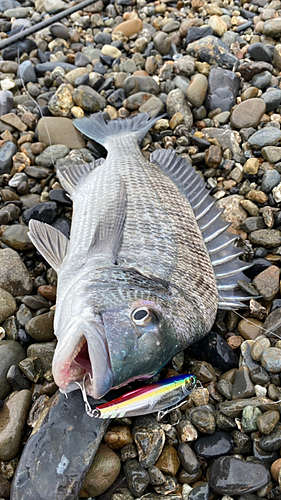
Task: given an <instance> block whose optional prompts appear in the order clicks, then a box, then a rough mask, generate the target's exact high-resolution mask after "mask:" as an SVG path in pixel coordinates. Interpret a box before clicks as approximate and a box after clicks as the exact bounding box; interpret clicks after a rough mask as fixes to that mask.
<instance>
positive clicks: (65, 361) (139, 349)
mask: <svg viewBox="0 0 281 500" xmlns="http://www.w3.org/2000/svg"><path fill="white" fill-rule="evenodd" d="M138 279H139V278H138ZM144 279H145V278H142V280H144ZM113 281H114V280H113ZM148 284H151V283H150V282H149V283H148ZM109 285H110V286H111V287H112V284H111V283H110V284H109ZM110 286H108V287H107V288H106V289H103V288H102V287H101V288H99V289H98V291H95V292H93V287H92V285H91V283H90V278H89V277H86V276H85V277H84V280H79V283H78V282H76V284H75V287H72V288H71V289H69V292H68V293H67V294H66V296H65V297H64V299H63V301H62V303H60V304H58V309H57V310H56V315H55V334H56V336H57V338H58V344H57V348H56V351H55V355H54V359H53V375H54V380H55V382H56V384H57V385H58V386H59V388H60V389H61V391H62V392H69V391H71V390H74V389H77V385H76V384H75V382H80V383H81V381H82V380H86V382H85V387H86V392H87V394H88V395H90V396H92V397H93V398H94V399H99V398H101V397H102V396H104V395H105V394H106V393H107V392H108V391H109V390H110V389H111V388H117V387H120V386H122V385H125V384H127V383H128V382H129V381H133V380H136V379H146V378H150V377H152V376H153V375H155V374H156V373H157V372H158V371H159V370H160V369H161V368H162V367H163V366H164V365H165V364H166V363H167V362H168V361H170V359H171V358H172V357H173V356H174V355H175V354H176V353H177V352H178V351H179V350H180V349H181V347H182V346H181V345H180V342H179V335H178V330H177V327H176V322H177V321H178V315H175V310H174V308H173V307H172V306H171V304H170V305H169V300H167V297H163V294H162V295H161V294H160V293H159V294H158V295H157V294H156V293H152V292H148V291H147V289H146V290H144V289H142V290H141V292H140V291H139V288H138V287H137V288H135V289H134V286H131V283H130V286H128V287H125V289H126V291H125V292H124V290H123V289H122V286H120V283H119V282H118V283H117V285H116V288H115V289H114V293H112V288H111V289H110ZM161 286H162V285H161ZM157 287H159V284H157ZM74 288H75V291H74ZM157 290H158V288H157ZM154 292H155V290H154ZM161 292H163V290H162V288H161ZM140 296H141V298H140ZM86 373H89V377H86V379H85V374H86Z"/></svg>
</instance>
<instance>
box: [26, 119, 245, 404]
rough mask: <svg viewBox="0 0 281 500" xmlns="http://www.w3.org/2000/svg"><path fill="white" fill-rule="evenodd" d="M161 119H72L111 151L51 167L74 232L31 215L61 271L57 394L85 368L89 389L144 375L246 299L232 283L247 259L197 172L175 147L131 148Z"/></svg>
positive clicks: (34, 231)
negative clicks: (67, 201) (67, 200)
mask: <svg viewBox="0 0 281 500" xmlns="http://www.w3.org/2000/svg"><path fill="white" fill-rule="evenodd" d="M157 119H158V118H153V119H149V116H148V115H146V114H139V115H136V116H133V117H131V118H130V119H125V120H122V119H118V120H113V121H110V122H109V123H107V124H106V123H105V121H104V119H103V116H102V114H96V115H93V116H92V117H91V118H82V119H80V120H75V122H74V124H75V126H76V127H77V128H78V129H79V130H80V131H81V132H82V133H83V134H84V135H86V136H88V137H90V138H91V139H94V140H95V141H96V142H98V143H100V144H102V145H103V146H104V147H105V148H106V149H107V151H108V155H107V158H106V160H105V161H100V160H98V161H97V162H93V163H90V164H82V165H81V164H80V165H75V164H74V165H73V166H72V167H67V169H65V170H64V171H58V177H59V180H60V182H61V185H62V186H63V187H64V189H66V191H67V192H68V193H69V195H70V196H71V198H72V200H73V219H72V227H71V235H70V240H68V239H67V238H65V236H64V235H63V234H61V233H60V232H59V231H57V230H56V229H55V228H53V227H50V226H48V225H46V224H43V223H40V222H38V221H35V220H32V221H31V222H30V225H29V227H30V233H29V235H30V239H31V240H32V242H33V243H34V245H35V246H36V247H37V249H38V250H39V251H40V252H41V254H42V255H43V256H44V257H45V259H46V260H47V261H48V262H49V264H50V265H51V266H52V267H53V268H54V269H55V270H56V271H57V273H58V295H57V305H56V313H55V334H56V336H57V339H58V345H57V348H56V351H55V356H54V361H53V374H54V379H55V382H56V384H57V385H58V386H59V387H60V389H61V391H63V392H68V391H71V390H74V389H77V385H76V384H75V383H74V382H75V381H81V380H82V379H83V377H84V375H85V373H89V374H90V375H91V377H87V380H88V382H87V386H86V390H87V394H89V395H91V396H93V397H94V398H100V397H102V396H103V395H104V394H105V393H106V392H108V391H109V390H110V389H111V388H112V387H118V386H120V385H123V384H125V383H127V382H128V381H129V380H134V379H139V378H142V379H143V378H147V377H151V376H152V375H154V374H155V373H157V372H158V371H159V370H160V368H161V367H162V366H164V365H165V364H166V363H167V362H168V361H169V360H170V359H171V358H172V357H173V356H174V355H175V354H176V353H177V352H179V351H180V350H182V349H184V348H186V347H187V346H188V345H189V344H191V343H193V342H196V341H198V340H200V339H201V338H202V337H204V335H206V334H207V333H208V332H209V331H210V329H211V327H212V325H213V323H214V320H215V316H216V313H217V308H218V307H221V308H224V309H229V308H239V307H243V304H242V303H241V302H240V301H241V300H245V298H246V297H245V293H244V292H243V291H241V290H239V289H237V284H236V282H237V279H241V278H243V279H245V276H244V275H243V274H242V271H243V269H246V268H247V267H248V266H249V264H247V263H245V262H242V261H240V260H238V259H237V256H238V255H240V254H241V250H239V249H238V248H236V247H235V246H234V245H233V242H234V240H235V238H236V237H235V236H234V235H233V234H230V233H228V232H227V231H225V230H226V229H227V227H228V225H229V224H228V223H227V222H225V221H224V220H222V219H221V217H220V213H221V211H220V210H219V209H218V208H216V207H215V206H214V203H215V200H214V199H213V198H211V196H210V195H209V194H208V191H207V189H206V188H205V186H204V181H203V179H202V177H200V176H199V175H198V174H197V173H196V171H195V170H194V169H193V167H192V166H191V165H190V164H188V163H187V162H186V160H185V159H183V158H181V157H180V156H176V154H175V153H174V152H173V151H172V150H156V151H154V152H153V153H152V154H151V157H150V161H147V160H146V159H145V158H144V156H143V154H142V152H141V150H140V148H139V146H138V142H140V140H141V139H142V138H143V137H144V136H145V134H146V133H147V131H148V130H149V129H150V128H151V127H152V125H153V124H154V123H155V122H156V121H157Z"/></svg>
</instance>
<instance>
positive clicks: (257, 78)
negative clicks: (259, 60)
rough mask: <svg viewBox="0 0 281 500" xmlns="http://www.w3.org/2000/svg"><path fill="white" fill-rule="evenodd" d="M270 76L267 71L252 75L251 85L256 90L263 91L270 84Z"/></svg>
mask: <svg viewBox="0 0 281 500" xmlns="http://www.w3.org/2000/svg"><path fill="white" fill-rule="evenodd" d="M271 78H272V75H271V73H270V72H269V71H263V72H262V73H258V74H257V75H254V76H253V78H252V85H253V86H254V87H257V88H258V89H264V88H265V87H267V86H268V85H269V84H270V81H271Z"/></svg>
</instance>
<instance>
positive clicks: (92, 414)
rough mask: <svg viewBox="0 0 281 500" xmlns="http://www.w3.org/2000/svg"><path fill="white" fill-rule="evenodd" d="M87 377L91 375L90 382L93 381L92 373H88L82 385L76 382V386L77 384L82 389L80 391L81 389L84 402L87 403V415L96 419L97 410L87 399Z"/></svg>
mask: <svg viewBox="0 0 281 500" xmlns="http://www.w3.org/2000/svg"><path fill="white" fill-rule="evenodd" d="M87 375H89V377H90V380H91V375H90V373H88V372H87V373H85V375H84V377H83V380H82V385H81V384H80V383H79V382H77V381H75V384H77V385H78V387H80V389H81V392H82V397H83V401H84V403H85V412H86V413H87V415H88V416H89V417H91V418H93V417H96V416H97V414H96V410H95V408H94V409H93V408H92V407H91V405H90V403H89V401H88V397H87V393H86V387H85V382H86V377H87Z"/></svg>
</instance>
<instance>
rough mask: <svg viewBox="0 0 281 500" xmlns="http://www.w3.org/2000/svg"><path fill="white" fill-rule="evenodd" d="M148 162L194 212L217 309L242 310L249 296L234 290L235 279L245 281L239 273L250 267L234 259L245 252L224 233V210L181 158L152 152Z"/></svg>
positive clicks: (160, 150)
mask: <svg viewBox="0 0 281 500" xmlns="http://www.w3.org/2000/svg"><path fill="white" fill-rule="evenodd" d="M150 161H152V162H156V163H157V164H158V165H159V167H160V168H161V169H162V170H163V171H164V172H165V173H166V174H167V175H168V176H169V177H170V179H172V181H173V182H174V183H175V184H176V186H177V187H178V189H179V190H180V191H181V193H182V194H183V195H184V196H185V197H186V198H187V200H188V201H189V203H190V205H191V207H192V209H193V212H194V215H195V218H196V221H197V224H198V226H199V228H200V230H201V233H202V237H203V240H204V242H205V244H206V248H207V250H208V252H209V255H210V259H211V262H212V264H213V267H214V273H215V276H216V279H217V281H218V289H219V293H220V295H219V300H220V302H219V308H221V309H229V308H230V309H231V308H235V307H236V308H241V307H245V305H244V304H243V303H242V302H240V300H248V299H249V297H247V294H246V293H245V292H243V291H242V290H236V289H237V288H239V287H238V285H237V280H239V279H245V276H244V275H243V274H242V271H245V270H246V269H248V268H249V267H250V266H251V265H252V264H248V263H246V262H242V261H240V260H238V259H237V257H238V256H239V255H241V254H242V253H244V252H241V250H239V249H238V248H237V247H235V246H234V245H233V243H234V241H235V239H236V238H237V237H234V236H233V234H231V233H227V232H226V229H227V228H228V227H229V226H230V224H229V223H228V222H226V221H225V220H223V219H222V218H221V217H220V215H221V213H222V212H223V211H222V210H219V209H218V208H217V207H216V206H215V201H216V200H214V198H212V197H211V196H210V194H209V192H208V190H207V189H206V187H205V182H204V179H203V178H202V177H201V176H200V175H199V174H198V173H197V172H196V170H195V169H194V168H193V167H192V165H191V164H189V163H187V161H186V160H185V159H184V158H182V157H181V156H176V154H175V152H174V151H173V150H171V149H169V150H167V149H157V150H156V151H153V153H152V154H151V155H150ZM222 282H223V284H224V287H223V288H221V290H220V286H219V285H220V283H222ZM223 289H225V290H226V289H228V290H231V294H229V296H228V293H226V292H225V293H224V291H223Z"/></svg>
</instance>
